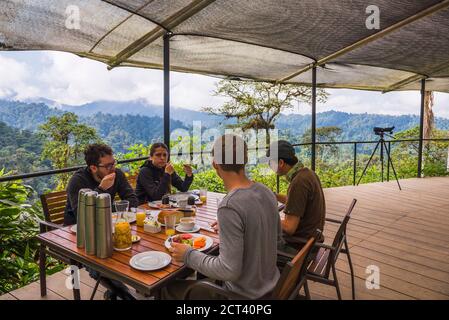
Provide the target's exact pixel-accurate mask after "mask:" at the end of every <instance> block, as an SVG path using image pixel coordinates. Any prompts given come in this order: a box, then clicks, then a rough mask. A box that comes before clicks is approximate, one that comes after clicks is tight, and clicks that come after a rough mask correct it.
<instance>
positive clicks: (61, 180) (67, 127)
mask: <svg viewBox="0 0 449 320" xmlns="http://www.w3.org/2000/svg"><path fill="white" fill-rule="evenodd" d="M39 135H40V137H42V138H43V139H44V141H45V142H44V146H43V150H42V155H41V158H42V159H45V160H50V161H51V163H52V165H53V168H54V169H63V168H68V167H71V166H74V165H79V164H81V163H83V156H82V155H83V151H84V149H85V148H86V146H87V145H88V144H90V143H94V142H100V141H101V140H100V138H99V137H98V135H97V133H96V131H95V129H94V128H91V127H89V126H86V125H84V124H80V123H79V122H78V116H77V115H76V114H74V113H71V112H67V113H64V114H63V115H61V116H53V117H50V118H49V119H48V120H47V122H46V123H44V124H43V125H41V126H40V127H39ZM70 176H71V174H60V175H58V176H57V177H56V179H57V187H56V189H57V190H62V189H65V186H66V185H67V182H68V180H69V178H70Z"/></svg>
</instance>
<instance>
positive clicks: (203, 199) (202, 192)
mask: <svg viewBox="0 0 449 320" xmlns="http://www.w3.org/2000/svg"><path fill="white" fill-rule="evenodd" d="M200 200H201V202H202V203H206V201H207V189H201V190H200Z"/></svg>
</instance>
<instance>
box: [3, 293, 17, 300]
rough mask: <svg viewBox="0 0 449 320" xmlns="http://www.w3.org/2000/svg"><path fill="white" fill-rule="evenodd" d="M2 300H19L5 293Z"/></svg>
mask: <svg viewBox="0 0 449 320" xmlns="http://www.w3.org/2000/svg"><path fill="white" fill-rule="evenodd" d="M0 300H17V298H16V297H14V296H13V295H11V294H9V293H5V294H3V295H1V296H0Z"/></svg>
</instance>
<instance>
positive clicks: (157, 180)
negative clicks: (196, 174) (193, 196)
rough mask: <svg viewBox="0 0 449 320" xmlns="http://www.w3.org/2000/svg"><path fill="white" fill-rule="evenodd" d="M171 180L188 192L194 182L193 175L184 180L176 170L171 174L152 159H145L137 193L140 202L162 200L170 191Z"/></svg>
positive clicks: (180, 189)
mask: <svg viewBox="0 0 449 320" xmlns="http://www.w3.org/2000/svg"><path fill="white" fill-rule="evenodd" d="M170 180H171V185H172V186H174V187H175V188H176V189H178V190H179V191H181V192H186V191H187V190H189V187H190V185H191V184H192V182H193V175H192V176H190V177H188V176H186V177H185V179H184V180H182V179H181V177H180V176H179V175H178V174H177V173H176V172H174V173H173V174H172V175H170V174H168V173H165V170H164V169H163V168H158V167H156V166H155V165H153V163H152V162H151V161H150V160H147V161H145V163H144V164H143V165H142V167H140V171H139V175H138V176H137V184H136V194H137V198H138V199H139V204H142V203H145V202H147V201H155V200H161V199H162V196H163V195H165V194H167V193H168V192H169V186H170Z"/></svg>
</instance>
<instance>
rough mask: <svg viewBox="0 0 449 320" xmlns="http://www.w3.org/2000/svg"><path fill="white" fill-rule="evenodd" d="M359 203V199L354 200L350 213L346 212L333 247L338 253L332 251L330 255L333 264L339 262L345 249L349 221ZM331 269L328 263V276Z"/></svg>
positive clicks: (350, 206) (349, 209)
mask: <svg viewBox="0 0 449 320" xmlns="http://www.w3.org/2000/svg"><path fill="white" fill-rule="evenodd" d="M356 203H357V199H352V202H351V204H350V205H349V208H348V211H347V212H346V215H345V217H344V218H343V221H342V222H341V224H340V227H339V228H338V230H337V233H336V234H335V238H334V241H333V242H332V247H334V248H336V249H337V250H336V251H331V252H330V254H329V259H330V260H331V261H333V262H335V261H337V258H338V255H339V253H340V251H341V248H342V247H343V244H344V242H345V241H346V227H347V225H348V222H349V219H350V218H351V213H352V210H353V209H354V207H355V204H356ZM330 268H331V263H328V264H327V266H326V275H329V273H330Z"/></svg>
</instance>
